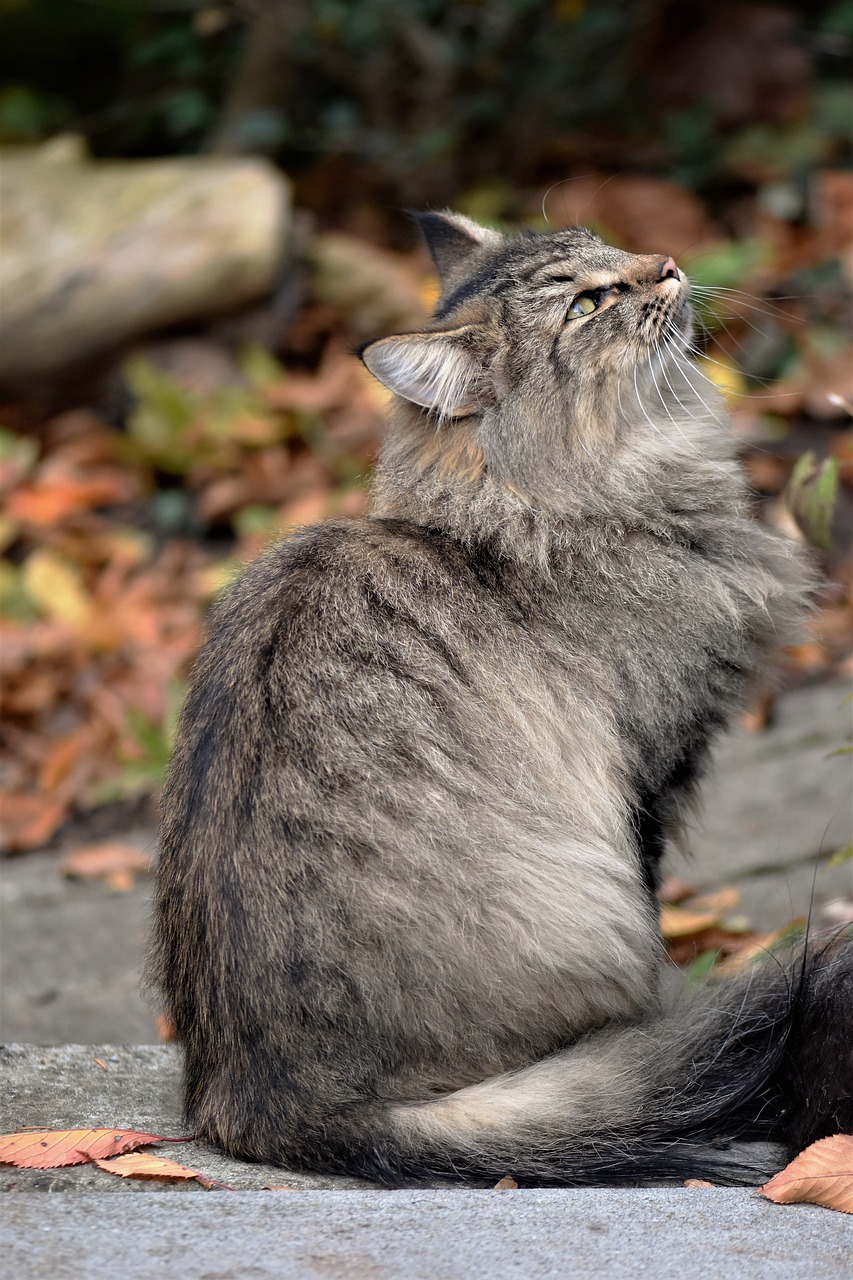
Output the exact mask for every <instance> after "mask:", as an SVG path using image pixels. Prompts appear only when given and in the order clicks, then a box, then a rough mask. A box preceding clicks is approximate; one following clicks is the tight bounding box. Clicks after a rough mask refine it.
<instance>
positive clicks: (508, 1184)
mask: <svg viewBox="0 0 853 1280" xmlns="http://www.w3.org/2000/svg"><path fill="white" fill-rule="evenodd" d="M494 1189H495V1191H517V1190H518V1183H517V1182H516V1180H515V1178H511V1177H510V1175H509V1174H508V1173H507V1174H505V1175H504V1177H502V1178H501V1180H500V1182H496V1183H495V1188H494Z"/></svg>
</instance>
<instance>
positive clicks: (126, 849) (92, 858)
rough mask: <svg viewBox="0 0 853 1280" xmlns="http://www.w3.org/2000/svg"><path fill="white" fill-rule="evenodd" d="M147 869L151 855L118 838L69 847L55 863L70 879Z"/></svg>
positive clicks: (121, 873) (91, 877)
mask: <svg viewBox="0 0 853 1280" xmlns="http://www.w3.org/2000/svg"><path fill="white" fill-rule="evenodd" d="M150 870H151V859H150V857H149V856H148V854H147V853H143V851H142V850H141V849H137V848H136V846H135V845H132V844H124V843H122V842H121V841H120V840H105V841H104V842H103V843H102V844H88V845H81V846H80V848H79V849H72V850H71V852H70V853H68V854H66V856H65V857H64V858H63V859H62V861H61V862H60V864H59V871H60V872H61V873H62V875H64V876H68V878H69V879H70V880H99V879H101V878H102V877H104V878H106V879H108V880H109V879H110V878H111V877H114V876H118V875H122V876H130V877H131V884H132V883H133V879H132V878H133V876H134V875H145V874H146V873H147V872H148V871H150Z"/></svg>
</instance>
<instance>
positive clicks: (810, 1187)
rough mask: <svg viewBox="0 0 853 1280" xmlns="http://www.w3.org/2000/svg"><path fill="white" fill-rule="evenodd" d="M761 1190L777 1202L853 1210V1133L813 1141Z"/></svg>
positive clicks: (849, 1211)
mask: <svg viewBox="0 0 853 1280" xmlns="http://www.w3.org/2000/svg"><path fill="white" fill-rule="evenodd" d="M759 1190H760V1191H761V1194H762V1195H764V1196H766V1197H767V1199H768V1200H772V1201H773V1202H774V1203H775V1204H820V1205H823V1206H824V1207H825V1208H827V1209H840V1210H841V1212H842V1213H853V1134H850V1133H836V1134H834V1135H833V1136H832V1137H831V1138H821V1139H820V1141H819V1142H813V1143H812V1145H811V1146H810V1147H806V1149H805V1151H802V1152H801V1153H800V1155H798V1156H797V1158H796V1159H795V1160H792V1161H791V1163H790V1164H789V1165H788V1166H787V1168H785V1169H783V1170H782V1172H781V1173H777V1174H776V1177H775V1178H771V1179H770V1181H769V1182H765V1184H764V1186H763V1187H760V1188H759Z"/></svg>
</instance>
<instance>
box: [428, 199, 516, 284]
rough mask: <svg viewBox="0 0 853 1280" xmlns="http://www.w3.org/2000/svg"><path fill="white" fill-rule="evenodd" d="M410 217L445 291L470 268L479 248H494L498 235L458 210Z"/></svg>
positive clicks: (496, 244) (496, 245) (499, 241)
mask: <svg viewBox="0 0 853 1280" xmlns="http://www.w3.org/2000/svg"><path fill="white" fill-rule="evenodd" d="M411 217H412V218H414V220H415V222H416V223H417V224H418V226H419V228H420V231H421V235H422V236H423V238H424V240H425V241H426V246H427V248H428V249H429V251H430V255H431V257H432V260H433V262H434V263H435V269H436V271H437V272H438V275H439V278H440V280H441V284H442V287H443V289H444V290H445V292H446V291H447V288H448V286H450V287H453V286H454V285H455V284H456V282H457V281H458V280H461V279H462V278H463V277H464V276H465V275H467V274H468V273H469V272H470V271H471V265H472V264H471V259H472V257H473V256H474V255H475V254H476V253H477V251H478V250H480V249H497V247H498V245H499V244H500V243H501V240H502V238H503V237H502V236H501V235H500V234H499V233H498V232H497V231H490V230H489V228H488V227H481V226H480V225H479V223H476V222H473V221H472V220H471V219H470V218H466V217H465V216H464V215H463V214H461V213H452V212H451V211H450V210H449V209H448V210H446V211H445V212H444V213H432V212H427V213H417V212H415V211H414V210H412V211H411Z"/></svg>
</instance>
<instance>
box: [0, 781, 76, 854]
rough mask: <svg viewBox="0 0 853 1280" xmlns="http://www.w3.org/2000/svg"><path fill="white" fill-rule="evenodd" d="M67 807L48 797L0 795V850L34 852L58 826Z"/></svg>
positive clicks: (13, 794) (22, 794)
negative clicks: (28, 850)
mask: <svg viewBox="0 0 853 1280" xmlns="http://www.w3.org/2000/svg"><path fill="white" fill-rule="evenodd" d="M66 812H67V806H66V805H65V804H64V803H63V802H62V801H60V800H52V799H51V798H50V797H49V796H39V795H33V794H30V793H22V792H13V791H0V848H3V849H37V848H38V846H39V845H41V844H45V843H46V842H47V841H48V840H49V839H50V837H51V836H52V835H53V834H54V832H55V831H56V829H57V828H58V827H59V826H60V825H61V823H62V821H63V819H64V818H65V815H66Z"/></svg>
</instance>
